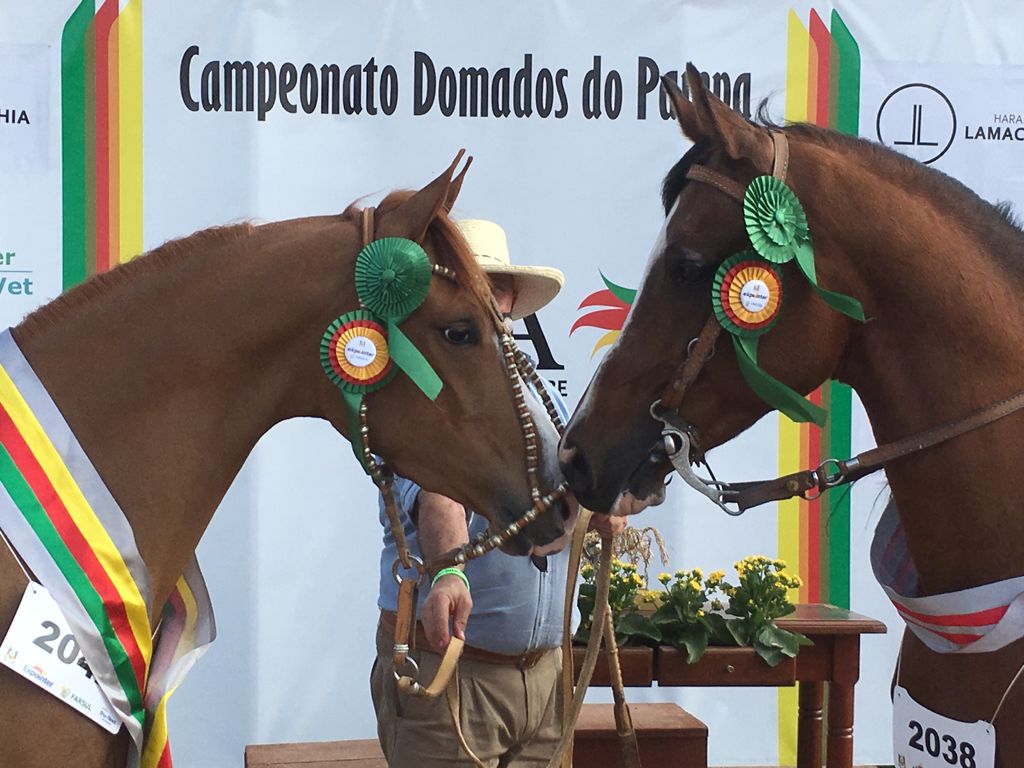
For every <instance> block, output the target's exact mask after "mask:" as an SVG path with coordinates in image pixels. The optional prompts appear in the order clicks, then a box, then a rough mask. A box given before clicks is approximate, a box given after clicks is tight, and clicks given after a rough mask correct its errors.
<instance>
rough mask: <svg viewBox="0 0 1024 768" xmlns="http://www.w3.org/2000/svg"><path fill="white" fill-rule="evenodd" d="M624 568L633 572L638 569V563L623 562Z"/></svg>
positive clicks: (628, 571) (627, 571)
mask: <svg viewBox="0 0 1024 768" xmlns="http://www.w3.org/2000/svg"><path fill="white" fill-rule="evenodd" d="M622 570H624V571H625V572H626V573H632V572H633V571H635V570H636V563H623V565H622Z"/></svg>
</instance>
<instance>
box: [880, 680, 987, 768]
mask: <svg viewBox="0 0 1024 768" xmlns="http://www.w3.org/2000/svg"><path fill="white" fill-rule="evenodd" d="M892 741H893V755H894V759H895V762H896V766H897V768H940V767H941V768H950V766H958V768H992V766H994V765H995V762H996V729H995V726H993V725H992V724H991V723H987V722H985V721H984V720H978V721H977V722H974V723H965V722H962V721H960V720H952V719H950V718H948V717H945V716H944V715H940V714H938V713H937V712H932V711H931V710H930V709H928V708H927V707H923V706H921V705H920V704H918V703H917V702H916V701H914V700H913V699H912V698H911V697H910V694H909V693H907V691H906V689H905V688H901V687H900V686H896V690H895V691H894V693H893V702H892Z"/></svg>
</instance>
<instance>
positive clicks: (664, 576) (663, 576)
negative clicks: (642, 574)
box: [658, 572, 672, 584]
mask: <svg viewBox="0 0 1024 768" xmlns="http://www.w3.org/2000/svg"><path fill="white" fill-rule="evenodd" d="M658 581H660V582H661V583H662V584H668V583H669V582H670V581H672V576H671V574H668V573H664V572H663V573H659V574H658Z"/></svg>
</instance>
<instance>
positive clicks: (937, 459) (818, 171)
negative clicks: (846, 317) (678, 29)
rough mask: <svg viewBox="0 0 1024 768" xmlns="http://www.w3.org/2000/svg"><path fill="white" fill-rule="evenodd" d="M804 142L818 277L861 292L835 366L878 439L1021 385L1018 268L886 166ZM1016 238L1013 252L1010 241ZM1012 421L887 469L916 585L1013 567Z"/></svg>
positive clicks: (1023, 524)
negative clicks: (861, 319)
mask: <svg viewBox="0 0 1024 768" xmlns="http://www.w3.org/2000/svg"><path fill="white" fill-rule="evenodd" d="M812 154H814V155H816V156H815V157H813V158H810V159H811V160H812V162H811V163H809V164H807V165H805V164H804V163H801V164H800V165H801V166H803V167H810V168H813V169H814V170H813V171H812V173H813V174H814V175H815V176H816V178H815V179H814V180H813V182H812V183H813V184H814V189H815V192H814V194H809V193H808V192H807V191H806V190H805V191H804V192H803V193H801V192H800V190H798V194H801V197H802V199H804V200H805V201H806V202H808V209H809V215H810V217H811V218H812V219H814V220H816V221H817V222H820V223H819V224H816V226H815V232H814V234H815V250H816V251H817V252H818V253H820V254H827V264H825V263H824V262H825V260H824V259H819V264H820V265H822V268H823V275H822V276H823V278H824V279H823V282H824V284H825V285H826V286H827V287H832V285H835V286H838V287H839V289H840V290H843V291H844V292H849V293H852V294H853V295H855V296H857V297H858V298H860V299H861V300H862V303H863V304H864V307H865V311H866V314H867V315H868V317H869V320H868V322H867V323H865V324H864V325H863V326H862V327H860V328H858V329H857V330H856V331H854V334H853V337H852V340H851V342H850V344H849V346H848V348H847V350H846V355H845V358H844V360H843V362H842V364H841V369H840V371H839V378H841V379H842V380H844V381H847V382H848V383H850V384H851V385H852V386H853V387H854V389H856V391H857V393H858V395H859V396H860V398H861V401H862V402H863V404H864V407H865V409H866V411H867V414H868V418H869V419H870V421H871V425H872V428H873V430H874V433H875V437H876V439H877V440H878V441H879V443H884V442H889V441H892V440H895V439H899V438H903V437H907V436H909V435H912V434H915V433H918V432H922V431H924V430H926V429H929V428H931V427H935V426H938V425H939V424H942V423H945V422H947V421H950V420H953V419H956V418H959V417H961V416H963V415H965V414H967V413H969V412H971V411H974V410H976V409H979V408H982V407H984V406H986V405H989V404H990V403H993V402H995V401H997V400H999V399H1002V398H1004V397H1007V396H1009V395H1011V394H1014V393H1016V392H1018V391H1020V390H1022V389H1024V376H1021V374H1020V371H1022V370H1024V350H1022V348H1021V345H1020V344H1019V341H1018V340H1019V339H1020V338H1022V337H1024V311H1022V307H1021V299H1020V296H1021V290H1022V288H1024V286H1022V285H1021V277H1020V275H1016V274H1013V273H1012V271H1011V270H1009V269H1007V268H1006V266H1005V265H1004V264H1002V263H1000V261H999V260H998V259H996V258H995V257H994V255H993V253H992V252H991V246H989V245H987V244H986V242H985V241H983V240H982V238H981V237H979V234H978V232H977V230H976V229H972V227H971V226H968V224H967V222H966V220H965V218H964V216H963V215H962V214H959V213H958V212H957V211H956V210H951V209H950V208H949V207H948V206H946V205H943V204H942V203H940V202H939V200H938V198H936V197H933V196H931V195H929V193H928V191H927V189H922V190H921V191H919V192H916V193H911V192H909V191H908V190H907V189H906V188H905V187H903V186H901V185H900V183H899V182H898V181H897V180H895V179H898V178H899V174H898V173H897V172H894V171H893V169H886V168H885V167H884V165H879V164H878V163H877V162H876V163H874V164H872V163H870V162H863V161H857V160H853V161H849V160H844V159H843V158H841V157H837V156H836V155H835V154H834V153H829V152H827V151H825V150H823V149H821V148H816V149H814V150H812ZM890 162H892V161H890ZM897 170H898V169H897ZM891 171H893V172H891ZM964 202H965V203H967V202H969V201H967V200H966V199H965V201H964ZM964 209H967V210H970V206H967V205H964ZM989 223H991V222H989ZM1003 234H1004V235H1005V234H1006V233H1003ZM1017 248H1018V249H1019V250H1021V251H1024V248H1022V247H1021V244H1020V241H1019V240H1018V244H1017ZM833 255H837V256H838V257H839V258H838V259H835V258H833ZM1022 257H1024V252H1022ZM1003 258H1005V257H1003ZM840 261H841V264H842V266H841V267H840V268H839V272H834V270H835V267H836V264H837V263H839V262H840ZM1022 263H1024V262H1022ZM843 272H845V274H840V273H843ZM829 280H836V282H833V283H831V285H830V282H829ZM847 288H849V289H850V290H847ZM1022 419H1024V415H1017V416H1011V417H1009V418H1006V419H1004V420H1002V421H1000V422H997V423H995V424H991V425H989V426H986V427H984V428H982V429H979V430H977V431H975V432H972V433H970V434H967V435H964V436H961V437H958V438H955V439H953V440H951V441H949V442H947V443H944V444H942V445H940V446H937V447H934V448H931V449H928V450H925V451H922V452H920V453H916V454H913V455H912V456H910V457H908V458H905V459H901V460H899V461H896V462H894V463H892V464H891V465H890V466H888V467H887V468H886V472H887V476H888V480H889V484H890V488H891V492H892V494H893V498H894V499H895V501H896V504H897V506H898V508H899V510H900V515H901V520H902V523H903V527H904V529H905V532H906V535H907V541H908V546H909V549H910V551H911V553H912V555H913V557H914V560H915V563H916V565H917V568H918V571H919V573H920V576H921V584H922V587H923V589H924V590H925V592H926V593H939V592H946V591H951V590H954V589H960V588H964V587H967V586H974V585H977V584H983V583H988V582H992V581H996V580H998V579H1001V578H1006V577H1008V576H1016V575H1020V574H1021V573H1022V572H1024V486H1022V485H1021V484H1020V483H1019V477H1018V476H1019V466H1020V455H1021V449H1022V448H1024V444H1022V440H1021V438H1020V432H1021V424H1022Z"/></svg>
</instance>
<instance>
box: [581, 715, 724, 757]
mask: <svg viewBox="0 0 1024 768" xmlns="http://www.w3.org/2000/svg"><path fill="white" fill-rule="evenodd" d="M612 706H613V705H611V704H584V705H583V709H582V710H581V711H580V719H579V721H578V722H577V723H576V734H575V738H574V739H573V754H572V758H573V765H576V766H579V767H580V768H620V767H621V766H622V752H621V750H620V747H619V736H618V734H617V733H616V731H615V715H614V714H613V712H612ZM629 712H630V714H631V715H632V718H633V728H634V729H635V730H636V740H637V745H638V746H639V747H640V763H641V764H642V765H643V766H644V768H707V765H708V727H707V726H706V725H704V723H702V722H701V721H700V720H698V719H697V718H696V717H694V716H693V715H691V714H690V713H689V712H687V711H686V710H684V709H683V708H682V707H680V706H679V705H678V704H630V705H629Z"/></svg>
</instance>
